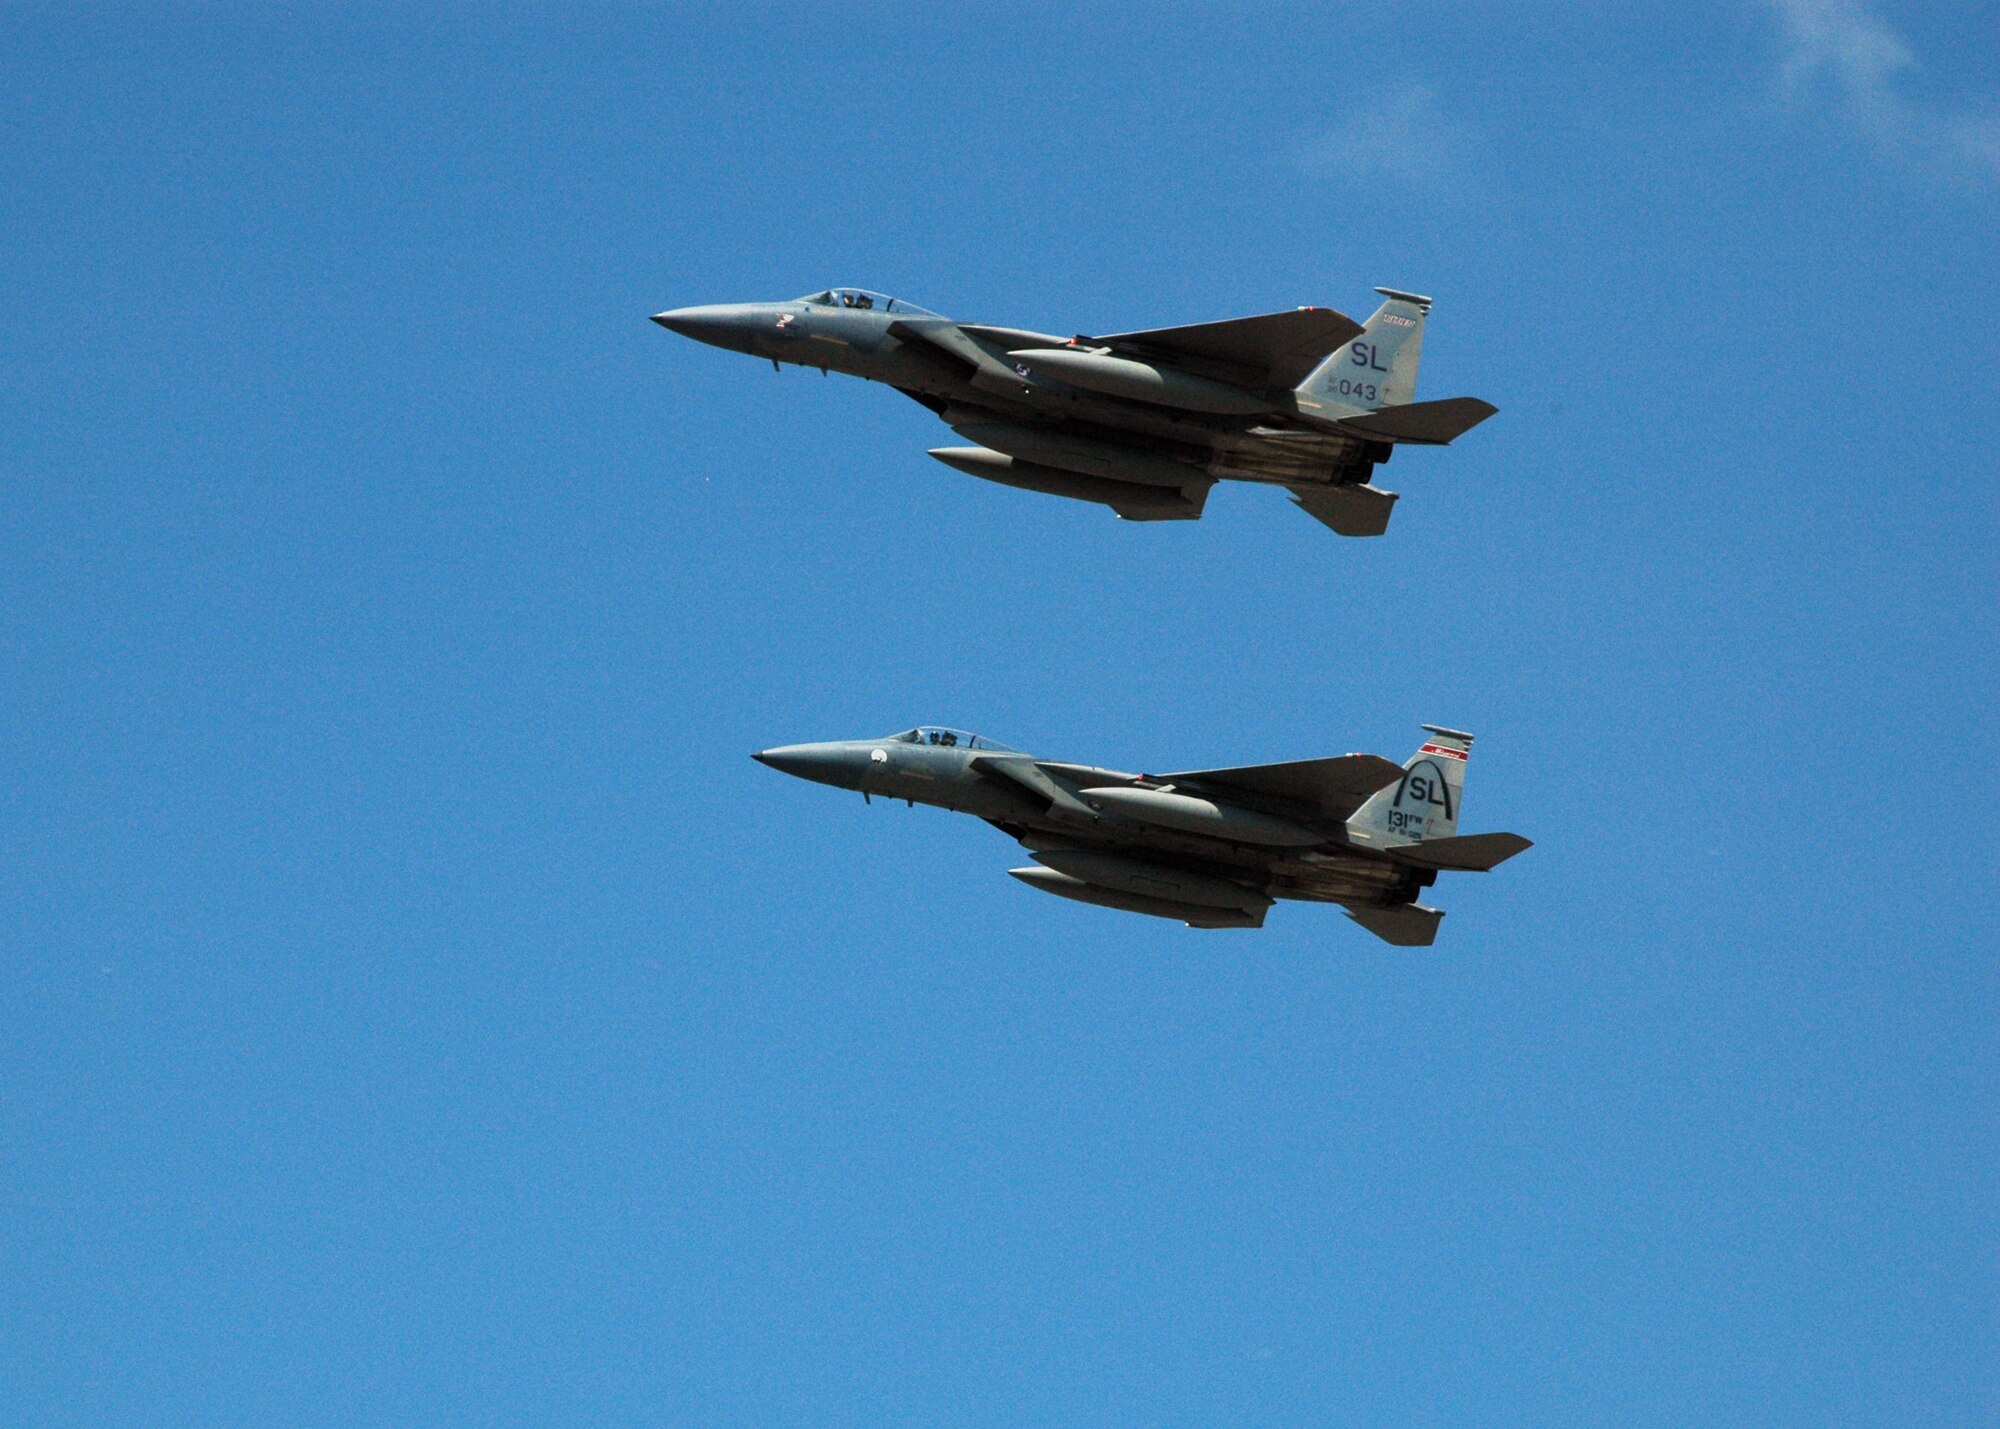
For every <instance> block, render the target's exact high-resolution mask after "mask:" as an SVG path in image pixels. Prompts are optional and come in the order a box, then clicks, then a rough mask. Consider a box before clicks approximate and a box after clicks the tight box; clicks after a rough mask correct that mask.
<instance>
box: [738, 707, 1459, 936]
mask: <svg viewBox="0 0 2000 1429" xmlns="http://www.w3.org/2000/svg"><path fill="white" fill-rule="evenodd" d="M755 757H756V759H757V760H758V762H759V763H762V764H765V765H767V766H769V767H770V768H773V769H777V770H779V771H781V772H783V773H786V774H792V775H795V776H797V777H799V778H802V779H810V780H812V781H814V782H815V783H821V784H829V785H832V786H834V787H835V788H840V789H849V790H853V791H856V792H859V793H861V794H863V795H866V796H868V797H869V798H871V799H873V798H876V797H880V798H885V799H901V800H904V801H906V802H908V803H911V804H929V805H933V806H935V807H937V808H941V809H950V810H952V811H954V812H957V813H963V814H971V815H973V816H974V817H975V818H980V819H984V820H986V821H987V822H988V823H991V824H993V825H995V826H996V827H998V828H1000V829H1001V830H1002V831H1003V832H1005V833H1007V834H1009V835H1010V836H1012V837H1013V838H1015V839H1017V840H1018V841H1019V842H1020V843H1022V844H1023V845H1024V846H1025V847H1027V848H1028V849H1030V850H1031V851H1034V852H1035V853H1037V854H1041V853H1044V852H1050V851H1058V852H1059V851H1062V850H1072V849H1074V850H1106V851H1116V852H1118V853H1121V854H1126V855H1131V856H1134V857H1137V858H1140V859H1144V860H1147V861H1149V862H1155V863H1160V864H1163V865H1167V866H1170V867H1179V868H1185V869H1189V870H1201V871H1203V872H1206V873H1209V874H1213V875H1215V876H1219V877H1223V878H1227V879H1230V880H1233V881H1235V882H1237V883H1240V884H1242V885H1243V886H1245V887H1246V888H1249V889H1252V890H1254V891H1255V892H1257V893H1261V894H1263V895H1265V896H1267V897H1270V898H1292V899H1304V900H1309V901H1316V902H1338V903H1345V904H1354V903H1380V904H1385V905H1393V904H1399V903H1406V902H1408V901H1410V900H1411V899H1412V898H1414V897H1415V895H1416V892H1417V890H1418V889H1420V888H1423V887H1427V886H1429V885H1430V884H1431V883H1432V882H1433V881H1434V879H1435V875H1434V874H1432V873H1429V872H1427V871H1424V870H1418V869H1411V868H1407V867H1404V866H1402V865H1399V864H1397V863H1395V862H1393V861H1392V860H1390V859H1387V858H1385V857H1383V856H1382V855H1380V854H1377V853H1375V852H1373V851H1371V850H1368V849H1362V848H1358V847H1356V846H1354V845H1353V844H1351V843H1349V842H1347V840H1345V839H1344V838H1342V837H1340V836H1339V835H1337V834H1333V833H1328V835H1327V836H1326V838H1325V840H1324V841H1323V842H1320V843H1317V844H1313V845H1310V846H1304V847H1298V846H1294V847H1284V848H1276V847H1272V846H1270V845H1268V844H1260V843H1251V842H1245V841H1242V840H1240V839H1233V838H1229V837H1212V836H1208V835H1204V834H1198V833H1193V832H1189V831H1187V830H1184V829H1176V828H1168V827H1163V826H1162V825H1160V824H1158V823H1155V822H1150V821H1148V820H1145V819H1140V818H1134V817H1130V816H1128V815H1127V814H1124V813H1121V812H1120V811H1118V810H1116V809H1113V808H1110V807H1108V806H1106V805H1105V804H1104V803H1102V802H1099V801H1094V800H1092V799H1091V797H1090V793H1089V791H1091V790H1101V789H1160V788H1162V787H1164V786H1162V785H1161V783H1160V782H1159V781H1157V780H1154V779H1151V778H1149V777H1148V776H1146V775H1144V774H1132V773H1127V772H1125V771H1123V770H1116V769H1104V768H1100V767H1098V766H1095V765H1089V764H1071V763H1064V762H1060V761H1051V760H1046V759H1035V758H1033V757H1032V756H1030V755H1027V754H1023V753H1021V752H1020V751H1018V750H1012V749H1008V748H1007V747H1006V746H1004V745H998V744H995V743H993V742H992V741H990V740H986V739H984V738H983V737H981V736H978V735H974V734H969V733H967V732H965V731H962V730H954V729H947V728H943V727H940V726H924V727H920V728H918V729H913V730H905V731H902V732H900V733H898V734H894V735H889V736H886V737H884V738H881V739H869V740H835V741H829V742H825V743H817V744H794V745H784V746H780V747H778V748H775V749H767V750H764V751H761V752H760V753H758V754H757V755H756V756H755ZM1043 781H1046V783H1044V782H1043ZM1049 786H1053V789H1051V788H1050V787H1049Z"/></svg>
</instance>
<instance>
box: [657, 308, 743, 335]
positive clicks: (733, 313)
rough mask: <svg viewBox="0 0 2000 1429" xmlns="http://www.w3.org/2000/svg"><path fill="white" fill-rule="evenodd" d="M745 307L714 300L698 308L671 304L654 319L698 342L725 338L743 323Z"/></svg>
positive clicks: (669, 329) (670, 330)
mask: <svg viewBox="0 0 2000 1429" xmlns="http://www.w3.org/2000/svg"><path fill="white" fill-rule="evenodd" d="M742 319H743V312H742V309H741V308H740V307H739V306H737V305H736V304H733V303H711V304H708V305H707V306H705V307H698V308H669V309H667V311H665V312H663V313H654V314H653V321H654V322H656V323H658V324H659V325H660V326H661V327H663V328H665V329H667V331H669V332H677V333H679V334H680V335H681V336H682V337H691V338H693V339H694V340H695V341H696V342H714V343H722V342H726V341H727V339H728V337H729V336H730V334H731V333H732V332H734V331H735V329H736V328H738V327H740V326H741V325H742Z"/></svg>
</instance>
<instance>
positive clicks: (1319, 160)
mask: <svg viewBox="0 0 2000 1429" xmlns="http://www.w3.org/2000/svg"><path fill="white" fill-rule="evenodd" d="M1463 145H1464V131H1463V129H1461V127H1460V126H1459V125H1457V124H1455V123H1453V122H1452V121H1451V120H1449V119H1447V118H1445V116H1444V113H1443V111H1442V110H1440V109H1439V108H1438V102H1437V96H1435V95H1434V94H1432V93H1431V91H1430V90H1429V89H1428V88H1427V87H1425V86H1423V85H1413V86H1411V87H1410V88H1409V89H1406V90H1404V91H1403V92H1402V93H1401V94H1399V95H1397V96H1395V97H1394V98H1393V99H1391V100H1389V101H1388V102H1387V103H1386V104H1379V105H1376V106H1374V107H1372V108H1370V109H1368V110H1367V111H1365V112H1363V113H1359V114H1356V115H1355V116H1354V117H1353V118H1352V119H1350V120H1348V121H1347V122H1346V123H1345V124H1341V125H1337V126H1336V127H1334V128H1332V129H1329V130H1327V131H1326V132H1325V133H1323V134H1321V135H1320V136H1319V137H1318V138H1317V139H1314V140H1312V141H1311V142H1309V143H1308V144H1307V145H1306V146H1305V148H1304V149H1303V150H1301V151H1300V153H1299V155H1298V162H1299V166H1300V167H1301V168H1303V169H1304V170H1306V172H1308V173H1312V174H1345V175H1347V176H1349V177H1352V178H1362V179H1382V178H1386V179H1395V180H1398V181H1400V182H1402V183H1406V184H1426V183H1432V182H1435V181H1437V180H1439V179H1442V178H1444V177H1446V176H1447V175H1449V174H1450V173H1451V171H1452V170H1453V169H1454V168H1456V167H1457V164H1458V159H1459V154H1460V150H1461V149H1462V148H1463Z"/></svg>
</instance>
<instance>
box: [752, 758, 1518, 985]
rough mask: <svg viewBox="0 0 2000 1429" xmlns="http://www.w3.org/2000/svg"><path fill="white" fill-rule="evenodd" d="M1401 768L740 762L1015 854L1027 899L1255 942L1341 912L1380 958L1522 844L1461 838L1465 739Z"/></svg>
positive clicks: (1358, 763)
mask: <svg viewBox="0 0 2000 1429" xmlns="http://www.w3.org/2000/svg"><path fill="white" fill-rule="evenodd" d="M1423 729H1424V731H1425V733H1426V734H1427V735H1428V736H1429V738H1428V739H1426V740H1425V741H1424V744H1423V747H1422V748H1420V749H1419V750H1418V751H1417V752H1416V753H1415V754H1414V755H1412V756H1411V757H1410V759H1409V762H1408V763H1406V764H1402V765H1397V764H1394V763H1391V762H1390V761H1389V760H1387V759H1383V758H1380V757H1379V756H1377V755H1373V754H1348V755H1343V756H1341V757H1339V758H1336V759H1303V760H1298V761H1295V762H1293V763H1289V764H1253V765H1248V766H1245V767H1242V768H1236V769H1192V770H1188V771H1186V772H1184V773H1179V774H1122V773H1119V772H1118V771H1116V770H1111V769H1099V768H1096V767H1094V766H1092V765H1088V764H1066V763H1063V762H1061V761H1059V760H1052V759H1037V758H1035V757H1034V756H1033V755H1029V754H1023V753H1022V752H1021V751H1019V750H1017V749H1009V748H1008V747H1007V746H1006V745H1004V744H996V743H994V742H993V741H992V740H990V739H986V738H984V737H983V736H981V735H977V734H970V733H967V732H966V731H964V730H956V729H946V728H943V727H940V726H933V725H925V726H921V727H919V728H917V729H908V730H904V731H903V732H902V733H900V734H892V735H888V736H886V737H884V738H882V739H855V740H841V741H836V742H834V743H830V744H788V745H784V746H782V747H780V748H777V749H766V750H764V751H762V752H761V753H759V754H755V755H753V756H751V757H752V758H754V759H756V760H757V761H758V762H759V763H762V764H766V765H769V766H770V767H771V768H773V769H777V770H781V771H783V772H784V773H786V774H794V775H797V776H798V777H799V778H801V779H811V780H814V781H816V782H818V783H821V784H831V785H833V786H834V787H836V788H840V789H853V790H859V791H860V793H861V795H862V797H863V798H867V799H871V801H872V798H873V796H875V795H877V794H880V795H883V796H884V797H887V798H891V799H902V800H904V801H906V802H907V803H909V804H912V805H915V804H919V803H923V804H935V805H937V806H938V807H939V808H943V809H954V810H957V811H958V812H960V813H965V814H972V815H975V816H976V817H978V818H982V819H984V820H986V821H987V822H988V823H990V824H992V825H993V826H994V827H995V828H997V829H999V830H1001V831H1002V832H1003V833H1006V834H1008V835H1009V836H1011V837H1013V838H1015V839H1018V840H1019V841H1020V842H1021V844H1022V845H1023V846H1024V847H1025V848H1026V849H1027V850H1028V852H1029V854H1030V855H1031V856H1032V857H1033V858H1034V860H1035V866H1033V867H1029V868H1015V869H1010V870H1008V871H1009V872H1010V873H1012V874H1013V876H1014V877H1016V878H1018V879H1020V880H1021V882H1023V883H1025V884H1027V885H1028V886H1029V887H1030V888H1038V889H1040V890H1041V891H1042V892H1044V893H1053V894H1056V895H1057V896H1058V897H1062V898H1073V899H1076V900H1077V901H1079V902H1082V903H1096V904H1100V905H1102V906H1104V907H1107V908H1122V909H1125V910H1127V911H1129V912H1133V913H1148V914H1151V915H1153V916H1154V917H1158V918H1174V919H1178V920H1179V921H1181V922H1183V923H1186V924H1187V925H1188V926H1189V927H1191V928H1260V927H1262V926H1263V924H1264V914H1265V913H1266V912H1267V911H1268V910H1269V909H1270V907H1271V904H1272V903H1273V901H1275V900H1276V899H1279V898H1293V899H1299V900H1302V901H1305V902H1310V903H1338V904H1340V905H1341V906H1342V907H1343V908H1345V909H1346V911H1347V916H1348V917H1350V918H1352V919H1353V920H1354V921H1355V922H1357V923H1359V924H1360V925H1361V926H1362V927H1364V928H1366V929H1367V930H1368V931H1369V932H1371V933H1373V934H1374V935H1375V936H1376V937H1378V938H1381V939H1383V940H1384V941H1386V942H1390V943H1395V944H1398V945H1400V946H1403V947H1427V946H1429V944H1430V943H1431V941H1432V940H1433V939H1434V938H1436V937H1437V927H1438V920H1439V919H1441V918H1442V917H1443V916H1444V913H1443V912H1442V910H1440V909H1437V908H1426V907H1425V906H1424V905H1423V904H1421V903H1419V902H1417V901H1416V900H1417V895H1418V893H1419V891H1420V890H1422V889H1424V888H1428V887H1429V886H1430V885H1431V884H1432V883H1434V882H1435V881H1436V880H1437V876H1438V874H1439V873H1440V872H1444V871H1448V870H1449V871H1468V872H1479V873H1483V872H1485V871H1486V870H1488V869H1490V868H1492V867H1494V866H1495V865H1496V864H1498V863H1500V862H1501V861H1502V860H1503V859H1508V858H1512V857H1513V856H1514V855H1515V854H1517V853H1519V852H1520V851H1521V850H1522V849H1525V848H1527V847H1528V846H1529V843H1528V840H1526V839H1524V838H1522V837H1521V836H1520V835H1519V834H1460V833H1459V832H1458V805H1459V800H1460V798H1461V796H1462V794H1463V791H1464V788H1465V767H1466V761H1467V759H1468V758H1469V756H1470V754H1471V750H1472V736H1471V735H1469V734H1466V733H1463V732H1462V731H1459V730H1455V729H1444V728H1441V727H1439V726H1437V725H1428V724H1427V725H1424V726H1423Z"/></svg>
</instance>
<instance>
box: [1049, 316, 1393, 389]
mask: <svg viewBox="0 0 2000 1429" xmlns="http://www.w3.org/2000/svg"><path fill="white" fill-rule="evenodd" d="M1360 331H1361V324H1360V323H1358V322H1356V321H1354V319H1352V318H1350V317H1348V316H1347V315H1346V314H1345V313H1337V312H1335V311H1334V310H1333V309H1332V308H1293V309H1290V310H1289V311H1286V312H1282V313H1265V314H1263V315H1262V316H1260V317H1254V318H1229V319H1225V320H1224V321H1222V322H1212V323H1193V324H1190V325H1189V326H1187V327H1158V328H1149V329H1146V330H1145V331H1143V332H1115V333H1110V334H1107V335H1105V336H1103V337H1091V338H1085V339H1083V341H1084V342H1086V343H1090V344H1093V345H1098V346H1104V347H1113V348H1120V349H1124V350H1127V351H1133V352H1139V353H1143V354H1145V355H1148V356H1157V357H1168V358H1174V357H1181V358H1193V359H1194V360H1195V361H1197V362H1213V363H1219V364H1221V365H1222V366H1224V367H1229V368H1233V369H1236V374H1233V375H1244V376H1251V375H1254V377H1255V378H1256V379H1257V385H1259V386H1264V387H1285V388H1290V387H1296V386H1297V385H1298V384H1299V383H1300V382H1303V381H1304V380H1305V377H1306V374H1307V373H1309V372H1311V371H1312V370H1313V369H1314V368H1315V367H1317V366H1318V365H1319V363H1320V360H1321V359H1322V358H1324V357H1325V356H1326V355H1327V354H1328V353H1329V352H1332V351H1333V350H1334V349H1336V348H1338V347H1342V346H1344V345H1345V344H1346V343H1348V342H1349V341H1351V340H1352V339H1353V338H1354V337H1355V336H1356V335H1357V334H1358V333H1359V332H1360Z"/></svg>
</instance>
